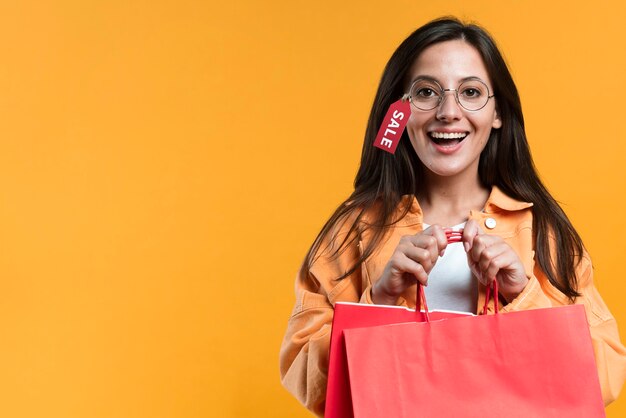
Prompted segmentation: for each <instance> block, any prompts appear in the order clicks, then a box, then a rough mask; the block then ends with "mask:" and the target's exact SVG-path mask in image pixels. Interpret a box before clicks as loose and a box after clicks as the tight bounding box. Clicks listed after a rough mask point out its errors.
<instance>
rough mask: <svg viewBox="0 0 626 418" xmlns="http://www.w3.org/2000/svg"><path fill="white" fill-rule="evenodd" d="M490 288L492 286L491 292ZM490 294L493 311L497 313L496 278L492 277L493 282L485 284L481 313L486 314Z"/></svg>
mask: <svg viewBox="0 0 626 418" xmlns="http://www.w3.org/2000/svg"><path fill="white" fill-rule="evenodd" d="M491 288H493V292H492V291H491ZM492 294H493V307H494V310H495V313H498V310H499V306H498V281H497V280H496V279H493V282H491V285H490V286H487V291H486V294H485V305H484V306H483V315H487V307H488V306H489V299H491V295H492Z"/></svg>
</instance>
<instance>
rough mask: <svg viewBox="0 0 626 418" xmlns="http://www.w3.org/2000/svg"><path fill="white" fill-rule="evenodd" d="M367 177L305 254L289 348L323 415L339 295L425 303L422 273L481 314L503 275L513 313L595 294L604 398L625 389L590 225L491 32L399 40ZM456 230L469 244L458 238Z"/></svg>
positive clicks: (290, 374) (458, 305) (436, 26)
mask: <svg viewBox="0 0 626 418" xmlns="http://www.w3.org/2000/svg"><path fill="white" fill-rule="evenodd" d="M402 97H404V98H405V99H408V100H409V101H410V103H411V106H410V107H411V115H410V117H409V119H408V122H407V126H406V130H405V132H404V133H403V135H402V139H401V141H400V143H399V145H398V146H397V149H396V151H395V154H391V153H388V152H385V151H383V150H381V149H379V148H377V147H374V146H373V145H372V144H373V142H374V138H375V137H376V134H377V132H378V129H379V127H380V125H381V122H382V121H383V118H384V116H385V113H386V111H387V109H388V108H389V106H390V105H391V104H392V103H394V102H396V101H397V100H398V99H400V98H402ZM354 184H355V190H354V192H353V193H352V195H351V196H350V197H349V198H348V199H347V200H346V201H345V202H344V203H343V204H342V205H341V206H340V207H339V208H338V209H337V210H336V211H335V213H334V214H333V215H332V216H331V218H330V219H329V221H328V222H327V223H326V224H325V225H324V227H323V228H322V231H321V232H320V234H319V235H318V237H317V239H316V240H315V242H314V243H313V245H312V247H311V249H310V250H309V253H308V254H307V256H306V259H305V262H304V264H303V266H302V268H301V270H300V272H299V275H298V277H297V280H296V305H295V308H294V311H293V314H292V317H291V319H290V321H289V326H288V329H287V333H286V335H285V339H284V341H283V345H282V348H281V375H282V380H283V384H284V385H285V386H286V387H287V388H288V389H289V390H290V391H291V392H292V393H293V394H294V395H295V396H296V397H297V398H298V399H299V400H300V401H301V402H302V403H304V404H305V405H306V406H307V407H308V408H309V409H311V410H312V411H313V412H315V413H316V414H318V415H323V410H324V398H325V389H326V376H327V375H326V372H327V367H328V347H329V339H330V328H331V323H332V317H333V306H334V304H335V303H336V302H338V301H347V302H358V301H360V302H362V303H376V304H389V305H395V304H398V305H405V306H409V307H415V295H416V291H415V286H416V282H417V281H419V282H420V283H422V284H424V285H428V287H426V291H427V292H426V294H427V298H428V301H429V307H430V308H431V309H432V308H445V309H454V310H457V311H469V312H474V313H478V311H477V307H479V306H482V305H483V303H484V298H485V296H484V295H485V288H486V285H489V284H490V283H491V281H493V280H497V282H498V288H499V291H500V295H499V296H500V298H499V299H500V300H499V303H500V305H501V310H502V311H504V312H510V311H518V310H523V309H534V308H543V307H550V306H559V305H565V304H571V303H579V304H583V305H584V306H585V308H586V312H587V317H588V320H589V325H590V330H591V335H592V339H593V344H594V349H595V351H596V362H597V366H598V374H599V377H600V383H601V387H602V395H603V398H604V401H605V404H608V403H609V402H611V401H612V400H614V399H615V398H616V397H617V395H618V394H619V392H620V390H621V387H622V383H623V381H624V378H625V375H626V349H625V348H624V347H623V346H622V344H621V342H620V340H619V335H618V331H617V325H616V323H615V320H614V318H613V317H612V315H611V313H610V312H609V310H608V309H607V307H606V305H605V304H604V302H603V301H602V299H601V297H600V296H599V294H598V292H597V290H596V289H595V287H594V285H593V279H592V273H593V272H592V267H591V261H590V259H589V256H588V255H587V253H586V251H585V249H584V247H583V244H582V241H581V239H580V237H579V235H578V234H577V233H576V230H575V229H574V227H573V226H572V225H571V223H570V222H569V220H568V219H567V216H566V215H565V213H564V212H563V211H562V209H561V208H560V207H559V205H558V204H557V203H556V201H555V200H554V199H553V198H552V196H551V195H550V194H549V193H548V191H547V190H546V188H545V187H544V185H543V184H542V183H541V181H540V179H539V177H538V175H537V173H536V171H535V169H534V166H533V163H532V158H531V155H530V151H529V147H528V142H527V139H526V134H525V131H524V119H523V115H522V110H521V104H520V100H519V96H518V93H517V89H516V87H515V84H514V82H513V79H512V77H511V74H510V73H509V70H508V68H507V66H506V63H505V62H504V59H503V58H502V56H501V54H500V52H499V51H498V49H497V47H496V45H495V43H494V41H493V40H492V39H491V37H490V36H489V35H488V34H487V33H486V31H484V30H483V29H482V28H480V27H478V26H475V25H465V24H463V23H462V22H460V21H458V20H456V19H440V20H436V21H433V22H430V23H428V24H426V25H425V26H423V27H421V28H419V29H418V30H417V31H415V32H414V33H413V34H411V35H410V36H409V37H408V38H407V39H406V40H405V41H404V42H403V43H402V44H401V45H400V46H399V47H398V49H397V50H396V51H395V53H394V54H393V55H392V57H391V59H390V60H389V62H388V64H387V66H386V68H385V70H384V73H383V76H382V80H381V82H380V86H379V88H378V92H377V94H376V98H375V101H374V105H373V107H372V111H371V114H370V118H369V123H368V128H367V132H366V135H365V142H364V145H363V152H362V157H361V165H360V169H359V171H358V173H357V176H356V179H355V182H354ZM451 228H455V229H457V230H460V229H462V230H463V232H462V239H461V240H462V243H463V245H462V246H460V245H458V244H457V245H450V244H448V243H447V240H446V232H448V233H449V231H450V230H451ZM573 367H575V366H573Z"/></svg>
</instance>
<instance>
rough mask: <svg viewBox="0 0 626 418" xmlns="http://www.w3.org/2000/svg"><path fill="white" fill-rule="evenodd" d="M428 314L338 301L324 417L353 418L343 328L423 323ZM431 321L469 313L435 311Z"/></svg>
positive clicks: (431, 313) (401, 308)
mask: <svg viewBox="0 0 626 418" xmlns="http://www.w3.org/2000/svg"><path fill="white" fill-rule="evenodd" d="M424 315H425V313H424V312H420V311H419V310H417V311H416V310H414V309H408V308H405V307H402V306H382V305H365V304H360V303H348V302H337V303H336V304H335V313H334V316H333V327H332V331H331V338H330V357H329V365H328V386H327V390H326V407H325V412H324V417H325V418H351V417H353V415H352V400H351V398H350V381H349V379H348V365H347V363H346V350H345V345H344V339H343V331H344V330H345V329H348V328H357V327H372V326H377V325H388V324H397V323H402V322H422V321H424V320H426V318H425V316H424ZM428 315H429V318H430V320H437V319H444V318H454V317H458V316H468V315H469V314H465V313H459V312H448V311H432V312H430V313H429V314H428Z"/></svg>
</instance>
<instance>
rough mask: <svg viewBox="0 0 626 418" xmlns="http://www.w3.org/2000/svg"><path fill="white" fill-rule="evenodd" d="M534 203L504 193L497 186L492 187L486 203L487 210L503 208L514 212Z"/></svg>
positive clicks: (490, 211) (492, 211) (500, 209)
mask: <svg viewBox="0 0 626 418" xmlns="http://www.w3.org/2000/svg"><path fill="white" fill-rule="evenodd" d="M532 205H533V204H532V203H529V202H522V201H519V200H516V199H513V198H512V197H510V196H508V195H506V194H504V192H503V191H502V190H500V189H499V188H498V187H497V186H493V187H492V188H491V194H490V195H489V198H488V199H487V202H486V203H485V212H487V213H494V212H499V211H502V210H505V211H509V212H514V211H518V210H523V209H527V208H529V207H531V206H532Z"/></svg>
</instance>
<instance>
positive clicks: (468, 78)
mask: <svg viewBox="0 0 626 418" xmlns="http://www.w3.org/2000/svg"><path fill="white" fill-rule="evenodd" d="M415 80H431V81H436V82H437V83H438V84H441V82H439V80H437V77H433V76H431V75H419V76H417V77H415V78H414V79H413V80H411V84H413V83H414V82H415ZM470 80H478V81H481V82H483V83H485V85H486V84H487V82H486V81H485V80H483V79H482V78H480V77H476V76H469V77H464V78H462V79H461V83H464V82H466V81H470ZM459 84H460V83H459Z"/></svg>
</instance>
